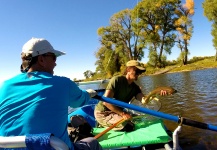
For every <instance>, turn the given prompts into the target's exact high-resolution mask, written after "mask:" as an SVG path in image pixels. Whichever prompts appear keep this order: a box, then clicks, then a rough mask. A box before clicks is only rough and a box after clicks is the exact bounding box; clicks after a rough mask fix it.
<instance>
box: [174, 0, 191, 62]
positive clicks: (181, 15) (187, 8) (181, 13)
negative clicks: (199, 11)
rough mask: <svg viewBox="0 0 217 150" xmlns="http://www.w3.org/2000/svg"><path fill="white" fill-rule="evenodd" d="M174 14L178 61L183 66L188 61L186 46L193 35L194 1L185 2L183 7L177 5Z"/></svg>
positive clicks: (187, 0)
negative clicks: (175, 15)
mask: <svg viewBox="0 0 217 150" xmlns="http://www.w3.org/2000/svg"><path fill="white" fill-rule="evenodd" d="M175 13H176V14H177V16H178V19H177V20H176V21H175V25H176V30H177V31H178V35H177V43H178V44H177V46H178V48H180V50H181V53H180V56H179V58H178V60H179V61H180V60H181V61H182V63H183V64H184V65H186V64H187V61H188V55H189V50H188V45H189V41H190V39H191V37H192V33H193V24H192V19H191V18H192V16H193V15H194V1H193V0H186V3H185V4H184V5H179V7H178V8H177V9H176V11H175Z"/></svg>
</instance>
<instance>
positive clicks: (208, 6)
mask: <svg viewBox="0 0 217 150" xmlns="http://www.w3.org/2000/svg"><path fill="white" fill-rule="evenodd" d="M203 8H204V15H205V16H206V17H207V18H208V20H209V21H211V22H212V31H211V34H212V36H213V46H214V48H215V49H216V56H215V60H216V61H217V0H205V1H204V2H203Z"/></svg>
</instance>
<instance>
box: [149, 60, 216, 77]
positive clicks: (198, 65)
mask: <svg viewBox="0 0 217 150" xmlns="http://www.w3.org/2000/svg"><path fill="white" fill-rule="evenodd" d="M209 68H217V61H215V58H214V57H203V58H200V59H199V60H195V61H192V62H191V61H189V63H188V64H187V65H180V64H176V65H171V66H166V67H165V68H160V69H155V70H154V71H153V70H152V71H150V70H149V68H147V73H146V75H158V74H164V73H175V72H186V71H194V70H203V69H209Z"/></svg>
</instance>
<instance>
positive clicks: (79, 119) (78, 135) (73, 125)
mask: <svg viewBox="0 0 217 150" xmlns="http://www.w3.org/2000/svg"><path fill="white" fill-rule="evenodd" d="M92 132H93V128H92V127H91V125H90V124H89V123H88V122H87V121H86V120H85V118H84V117H83V116H81V115H76V116H72V117H71V118H70V123H69V124H68V134H69V138H70V140H71V142H76V141H79V140H81V139H84V138H87V137H94V135H93V134H92Z"/></svg>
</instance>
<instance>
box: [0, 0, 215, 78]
mask: <svg viewBox="0 0 217 150" xmlns="http://www.w3.org/2000/svg"><path fill="white" fill-rule="evenodd" d="M138 2H139V0H1V1H0V52H1V55H0V61H1V63H0V82H1V81H3V80H6V79H9V78H11V77H13V76H15V75H17V74H19V73H20V65H21V59H20V56H21V55H20V54H21V51H22V47H23V45H24V44H25V43H26V42H27V41H28V40H30V39H31V38H32V37H36V38H45V39H47V40H48V41H49V42H50V43H51V45H52V46H53V47H54V49H57V50H61V51H64V52H66V55H64V56H60V57H58V59H57V62H56V63H57V66H56V67H55V69H54V74H55V75H59V76H66V77H68V78H70V79H72V80H74V78H76V79H84V75H83V73H84V72H85V71H87V70H91V71H93V72H94V71H95V68H96V66H95V62H96V60H97V59H96V57H95V55H94V54H95V52H96V51H97V50H98V49H99V48H100V43H99V36H98V35H97V29H98V28H100V27H106V26H108V25H109V19H110V17H111V16H112V15H113V14H115V13H117V12H119V11H121V10H124V9H126V8H130V9H131V8H133V7H134V6H136V4H137V3H138ZM202 2H203V0H195V15H194V16H193V25H194V33H193V36H192V39H191V41H190V46H189V50H190V55H189V58H192V57H194V56H213V55H215V49H214V47H213V44H212V36H211V23H210V22H209V21H208V20H207V18H206V17H204V15H203V8H202ZM179 53H180V50H179V49H177V48H176V46H175V47H174V48H173V49H172V54H171V55H169V56H167V58H168V60H176V59H177V57H178V56H179ZM147 56H148V53H147V52H146V51H145V56H144V58H143V59H142V62H144V63H145V62H147V60H148V59H147Z"/></svg>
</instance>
